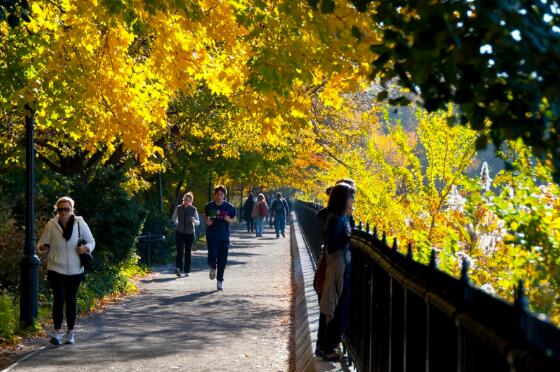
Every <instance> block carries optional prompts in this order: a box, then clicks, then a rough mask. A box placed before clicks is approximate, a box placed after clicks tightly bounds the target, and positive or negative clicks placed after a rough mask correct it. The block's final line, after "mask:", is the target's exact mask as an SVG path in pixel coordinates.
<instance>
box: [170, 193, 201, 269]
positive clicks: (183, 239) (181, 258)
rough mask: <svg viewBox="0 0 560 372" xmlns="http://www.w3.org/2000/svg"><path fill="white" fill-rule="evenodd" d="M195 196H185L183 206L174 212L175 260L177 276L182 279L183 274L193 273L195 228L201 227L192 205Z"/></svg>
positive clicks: (196, 212)
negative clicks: (192, 259) (192, 258)
mask: <svg viewBox="0 0 560 372" xmlns="http://www.w3.org/2000/svg"><path fill="white" fill-rule="evenodd" d="M193 199H194V196H193V194H192V192H187V193H186V194H185V195H183V204H179V205H178V206H177V207H176V208H175V212H173V217H172V220H173V223H174V224H175V245H176V246H177V256H176V259H175V274H176V275H177V277H179V278H180V277H181V273H184V274H185V276H189V273H190V271H191V257H192V246H193V244H194V239H195V226H198V225H200V219H199V217H198V211H197V209H196V207H195V206H194V205H193V204H192V203H193Z"/></svg>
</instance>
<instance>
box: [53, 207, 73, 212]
mask: <svg viewBox="0 0 560 372" xmlns="http://www.w3.org/2000/svg"><path fill="white" fill-rule="evenodd" d="M56 210H57V211H58V212H70V208H68V207H64V208H56Z"/></svg>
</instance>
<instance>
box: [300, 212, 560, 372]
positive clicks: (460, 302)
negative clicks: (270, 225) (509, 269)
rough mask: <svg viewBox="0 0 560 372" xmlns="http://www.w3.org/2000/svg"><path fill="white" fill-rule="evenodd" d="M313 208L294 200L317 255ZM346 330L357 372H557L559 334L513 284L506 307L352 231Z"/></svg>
mask: <svg viewBox="0 0 560 372" xmlns="http://www.w3.org/2000/svg"><path fill="white" fill-rule="evenodd" d="M320 207H321V206H318V205H316V204H311V203H305V202H301V201H297V202H296V203H295V210H296V213H297V215H298V221H299V223H300V226H301V228H302V232H303V235H304V238H305V240H306V242H307V244H308V245H309V248H310V249H311V251H312V252H313V254H314V255H315V257H316V258H317V259H318V258H319V256H320V253H321V249H320V247H321V243H322V241H321V239H322V236H321V229H322V227H321V222H320V221H319V219H318V218H317V217H316V216H315V213H316V211H317V210H318V209H319V208H320ZM351 245H352V272H351V299H350V301H351V303H350V309H351V310H350V311H351V314H350V324H349V327H348V329H347V331H346V334H345V335H344V340H343V344H344V347H345V348H346V349H347V351H348V354H349V358H350V360H351V362H353V363H354V364H355V366H356V367H357V369H358V370H360V371H407V372H410V371H445V372H448V371H460V372H463V371H473V372H475V371H476V372H480V371H492V372H499V371H510V372H511V371H560V329H558V328H557V327H555V326H554V325H552V324H550V323H549V322H547V321H545V320H542V319H540V318H539V317H538V316H537V315H536V314H533V313H531V312H530V311H529V310H528V307H527V306H528V305H527V298H526V297H525V295H524V293H523V287H522V285H520V287H519V289H518V291H517V296H516V301H515V303H514V304H509V303H507V302H505V301H502V300H500V299H498V298H495V297H493V296H491V295H489V294H487V293H486V292H484V291H482V290H480V289H478V288H476V287H474V286H472V285H471V284H470V283H469V278H468V267H467V265H466V263H465V262H464V263H463V270H462V275H461V278H460V279H455V278H453V277H451V276H449V275H447V274H445V273H443V272H441V271H439V270H438V269H437V254H436V252H435V251H433V252H432V257H431V260H430V264H429V265H428V266H426V265H423V264H420V263H418V262H415V261H414V258H413V254H412V249H411V247H410V246H408V247H407V248H406V252H405V253H401V251H400V250H399V247H398V246H397V241H396V240H394V241H393V244H392V247H389V246H388V245H387V243H386V239H385V236H384V235H383V236H382V238H381V239H380V238H379V237H378V235H377V232H376V231H374V232H373V233H372V232H370V231H369V227H366V229H365V230H364V229H362V226H361V224H360V226H359V228H358V229H354V230H353V232H352V237H351Z"/></svg>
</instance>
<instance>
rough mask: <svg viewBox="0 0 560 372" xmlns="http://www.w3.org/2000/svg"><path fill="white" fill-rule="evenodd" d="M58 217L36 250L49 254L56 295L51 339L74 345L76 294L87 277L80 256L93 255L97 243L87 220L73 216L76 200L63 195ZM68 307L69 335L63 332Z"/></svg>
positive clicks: (58, 343) (49, 266) (45, 230)
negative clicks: (63, 322)
mask: <svg viewBox="0 0 560 372" xmlns="http://www.w3.org/2000/svg"><path fill="white" fill-rule="evenodd" d="M54 207H55V210H56V213H57V215H56V216H55V217H54V218H52V219H51V220H49V221H48V222H47V225H46V226H45V228H44V230H43V233H42V234H41V237H40V238H39V242H38V244H37V249H38V251H39V252H42V253H43V252H48V258H47V278H48V281H49V284H50V287H51V289H52V292H53V307H52V318H53V325H54V333H53V334H52V335H51V337H50V343H51V344H53V345H61V344H62V343H65V344H74V342H75V341H76V339H75V334H74V325H75V323H76V295H77V293H78V288H79V286H80V283H81V281H82V280H83V278H84V268H83V267H82V264H81V263H80V256H79V255H80V254H84V253H86V254H91V252H93V249H94V248H95V240H94V239H93V235H92V234H91V231H90V229H89V226H88V225H87V223H86V221H84V219H83V218H82V217H80V216H76V215H74V200H72V199H71V198H69V197H67V196H64V197H62V198H60V199H58V200H57V201H56V203H55V205H54ZM64 305H66V327H67V331H66V334H63V332H62V321H63V320H64Z"/></svg>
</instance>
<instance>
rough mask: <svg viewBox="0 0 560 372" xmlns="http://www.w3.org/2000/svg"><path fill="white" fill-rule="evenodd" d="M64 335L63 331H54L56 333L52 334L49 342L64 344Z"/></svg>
mask: <svg viewBox="0 0 560 372" xmlns="http://www.w3.org/2000/svg"><path fill="white" fill-rule="evenodd" d="M63 336H64V334H63V333H62V332H59V331H54V333H53V334H52V335H51V339H50V341H49V342H50V343H51V344H53V345H62V337H63Z"/></svg>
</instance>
